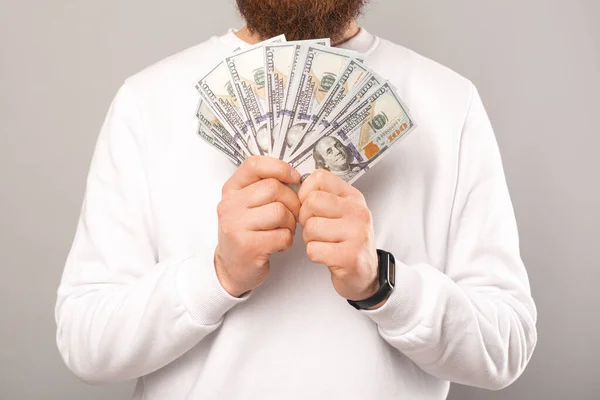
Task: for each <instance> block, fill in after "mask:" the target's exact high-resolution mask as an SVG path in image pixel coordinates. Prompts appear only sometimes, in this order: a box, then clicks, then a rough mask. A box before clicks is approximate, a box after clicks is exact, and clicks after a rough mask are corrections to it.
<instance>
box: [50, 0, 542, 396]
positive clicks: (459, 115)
mask: <svg viewBox="0 0 600 400" xmlns="http://www.w3.org/2000/svg"><path fill="white" fill-rule="evenodd" d="M237 3H238V6H239V9H240V11H241V13H242V15H243V16H244V17H245V19H246V21H247V26H246V27H245V28H243V29H241V30H239V31H233V30H230V31H229V32H227V33H226V34H224V35H221V36H217V37H213V38H211V39H210V40H208V41H206V42H204V43H202V44H200V45H198V46H196V47H193V48H191V49H189V50H187V51H185V52H183V53H180V54H178V55H175V56H173V57H170V58H168V59H166V60H165V61H162V62H160V63H158V64H156V65H154V66H152V67H150V68H147V69H146V70H144V71H142V72H140V73H138V74H136V75H135V76H133V77H130V78H129V79H127V81H126V82H125V83H124V84H123V86H122V88H121V89H120V90H119V92H118V94H117V95H116V97H115V99H114V101H113V103H112V105H111V107H110V110H109V112H108V115H107V117H106V122H105V123H104V126H103V127H102V130H101V132H100V136H99V138H98V143H97V147H96V150H95V154H94V157H93V160H92V164H91V167H90V174H89V178H88V182H87V188H86V194H85V200H84V204H83V207H82V210H81V219H80V222H79V225H78V228H77V233H76V236H75V239H74V242H73V247H72V249H71V251H70V254H69V257H68V259H67V262H66V266H65V271H64V275H63V278H62V282H61V285H60V288H59V291H58V300H57V305H56V320H57V325H58V328H57V343H58V348H59V350H60V352H61V354H62V357H63V359H64V361H65V363H66V364H67V365H68V367H69V368H70V369H71V370H72V371H73V372H74V373H75V374H76V375H77V376H78V377H79V378H81V379H82V380H84V381H86V382H89V383H104V382H114V381H122V380H130V379H137V382H138V384H137V387H136V391H135V395H134V398H135V399H142V398H143V399H145V400H158V399H161V400H164V399H257V398H260V399H303V400H304V399H331V398H333V399H345V400H352V399H361V400H363V399H393V398H398V399H444V398H446V396H447V393H448V388H449V382H460V383H463V384H466V385H473V386H478V387H483V388H489V389H500V388H503V387H506V386H507V385H509V384H511V383H512V382H513V381H514V380H515V379H517V378H518V377H519V376H520V374H521V373H522V372H523V370H524V369H525V367H526V365H527V363H528V361H529V359H530V357H531V354H532V351H533V349H534V346H535V343H536V328H535V323H536V309H535V305H534V302H533V300H532V298H531V295H530V289H529V283H528V279H527V274H526V271H525V268H524V266H523V263H522V261H521V259H520V255H519V243H518V236H517V228H516V224H515V218H514V213H513V210H512V206H511V202H510V197H509V194H508V190H507V185H506V182H505V178H504V174H503V170H502V164H501V158H500V154H499V152H498V147H497V144H496V141H495V138H494V134H493V131H492V127H491V126H490V123H489V120H488V118H487V116H486V113H485V110H484V108H483V105H482V102H481V100H480V97H479V95H478V92H477V90H476V89H475V88H474V87H473V85H472V84H471V82H469V81H468V80H466V79H464V78H462V77H460V76H458V75H457V74H455V73H453V72H451V71H449V70H448V69H446V68H444V67H442V66H440V65H438V64H436V63H434V62H433V61H430V60H428V59H425V58H423V57H421V56H419V55H417V54H415V53H414V52H411V51H409V50H407V49H405V48H403V47H401V46H398V45H395V44H392V43H390V42H389V41H386V40H384V39H382V38H378V37H375V36H373V35H371V34H370V33H368V32H367V31H366V30H365V29H361V28H359V27H357V26H356V24H355V22H354V17H356V16H357V15H358V13H359V11H360V10H361V8H362V6H363V3H364V1H362V0H341V1H340V0H319V1H314V0H290V1H279V0H238V1H237ZM280 33H284V34H286V36H287V39H288V40H294V39H308V38H317V37H330V38H331V39H332V42H333V44H334V45H337V46H340V47H344V48H350V49H354V50H356V51H358V52H360V53H362V54H363V56H364V57H365V62H366V63H367V64H368V65H369V66H371V67H372V68H374V69H375V70H376V72H378V73H379V74H381V75H382V76H384V77H386V78H388V79H390V80H391V82H392V83H393V84H394V85H395V86H396V87H397V88H398V90H399V93H400V95H401V97H402V98H403V99H404V100H405V102H406V104H407V105H408V106H409V107H410V108H411V111H412V114H413V117H414V119H415V121H416V123H417V124H418V126H419V128H418V129H417V130H415V131H414V132H413V133H411V135H410V136H409V137H407V138H406V139H405V140H403V142H402V143H400V144H398V145H396V146H394V147H393V148H392V149H390V151H389V153H390V154H388V155H386V157H385V158H384V159H382V160H381V161H380V162H379V163H378V164H377V166H375V167H374V168H372V169H371V170H370V171H369V173H368V175H367V176H365V177H364V178H363V179H361V180H359V181H358V182H357V183H356V185H355V186H352V185H349V184H348V183H346V182H345V181H344V180H343V179H341V178H339V177H337V176H335V175H334V174H332V173H331V172H328V171H324V170H319V171H316V172H315V173H313V174H312V175H311V176H310V177H309V178H308V179H306V181H304V182H303V183H302V185H301V187H300V190H299V191H298V193H297V194H296V193H295V192H294V191H292V190H291V189H290V185H295V184H298V183H299V181H300V176H299V174H298V173H297V171H295V170H293V169H292V168H291V167H290V166H289V165H288V164H286V163H284V162H281V161H279V160H276V159H272V158H268V157H254V158H251V159H249V160H247V161H246V162H245V163H244V164H243V165H241V166H240V167H239V168H235V167H234V166H233V165H232V163H230V162H229V161H228V160H226V158H225V157H223V156H222V155H221V154H217V152H215V151H213V150H212V149H211V148H210V147H209V146H208V145H206V144H205V143H204V142H203V141H201V140H199V139H198V138H197V137H196V135H195V129H196V120H195V118H194V111H195V107H196V103H197V101H198V95H197V93H196V92H195V90H194V88H193V85H192V84H191V83H193V82H194V81H195V79H197V78H198V77H200V76H202V75H203V73H205V72H206V71H207V70H208V69H209V68H211V67H212V65H213V64H215V63H216V62H217V61H218V60H220V59H222V58H223V57H224V56H225V55H227V54H228V53H230V52H231V51H232V50H234V49H235V48H237V47H241V48H247V47H248V46H250V45H251V44H253V43H257V42H259V41H261V40H263V39H266V38H269V37H272V36H273V35H276V34H280ZM298 227H299V228H298ZM391 282H393V283H394V285H393V287H391V286H392V285H390V283H391ZM349 303H350V304H349Z"/></svg>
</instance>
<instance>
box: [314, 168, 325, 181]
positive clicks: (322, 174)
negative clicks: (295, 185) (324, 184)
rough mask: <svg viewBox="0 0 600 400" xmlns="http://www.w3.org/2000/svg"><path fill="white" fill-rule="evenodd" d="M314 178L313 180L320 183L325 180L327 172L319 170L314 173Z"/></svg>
mask: <svg viewBox="0 0 600 400" xmlns="http://www.w3.org/2000/svg"><path fill="white" fill-rule="evenodd" d="M312 176H313V180H315V181H318V182H320V181H322V180H323V179H324V178H325V170H323V169H317V170H315V171H314V172H313V173H312Z"/></svg>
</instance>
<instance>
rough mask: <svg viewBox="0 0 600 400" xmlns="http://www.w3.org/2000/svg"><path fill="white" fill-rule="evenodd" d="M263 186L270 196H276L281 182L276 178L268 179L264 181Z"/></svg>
mask: <svg viewBox="0 0 600 400" xmlns="http://www.w3.org/2000/svg"><path fill="white" fill-rule="evenodd" d="M263 182H264V183H263V185H265V190H266V191H268V192H269V194H272V195H274V194H275V193H277V190H278V189H279V182H278V181H277V179H275V178H268V179H264V180H263Z"/></svg>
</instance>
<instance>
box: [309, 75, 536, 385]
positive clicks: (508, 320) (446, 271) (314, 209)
mask: <svg viewBox="0 0 600 400" xmlns="http://www.w3.org/2000/svg"><path fill="white" fill-rule="evenodd" d="M299 197H300V201H301V203H302V208H301V210H300V215H299V221H300V223H301V224H302V225H303V226H304V240H305V242H306V243H307V253H308V257H309V258H310V259H311V260H312V261H314V262H316V263H321V264H324V265H327V266H328V267H329V269H330V271H331V276H332V281H333V284H334V287H335V289H336V291H337V292H338V293H339V294H340V295H341V296H342V297H344V298H347V299H350V300H361V299H364V298H367V297H369V296H371V295H372V294H373V293H375V292H376V291H377V287H375V286H376V285H375V284H376V283H377V279H376V273H377V271H376V268H377V256H376V249H375V238H374V236H375V235H374V231H373V223H372V219H371V215H370V212H369V210H368V208H367V204H366V202H365V200H364V197H363V196H362V194H361V193H360V192H359V191H358V190H357V189H355V188H354V187H352V186H351V185H348V184H347V183H346V182H344V181H343V180H341V179H340V178H338V177H335V176H333V175H332V174H330V173H328V172H326V171H316V172H315V173H313V174H312V175H311V177H309V178H308V179H307V180H306V181H305V182H304V183H303V185H302V188H301V189H300V192H299ZM452 206H453V207H452V216H451V221H450V226H449V231H448V246H447V257H446V263H445V265H444V266H442V270H439V269H437V268H436V267H435V266H431V265H427V264H416V265H410V266H409V265H405V264H403V263H402V260H399V259H398V258H396V279H395V281H396V287H395V289H394V291H393V292H392V294H391V296H390V297H389V299H388V300H387V301H386V302H385V303H383V304H382V305H381V304H380V305H378V306H377V307H375V309H372V310H362V311H361V312H362V313H364V314H365V315H367V316H369V317H370V318H371V319H372V320H373V321H374V322H375V323H377V324H378V327H379V332H380V334H381V336H382V337H383V339H385V340H386V341H387V342H388V343H389V344H391V345H392V346H393V347H395V348H396V349H398V350H399V351H401V352H402V353H403V354H405V355H406V356H407V357H409V358H410V359H411V360H412V361H413V362H415V363H416V364H417V365H418V366H419V367H420V368H421V369H423V370H424V371H426V372H428V373H430V374H431V375H434V376H436V377H438V378H440V379H445V380H449V381H453V382H457V383H462V384H465V385H471V386H478V387H483V388H488V389H500V388H503V387H505V386H507V385H509V384H510V383H512V382H513V381H514V380H516V379H517V378H518V377H519V376H520V374H521V373H522V372H523V370H524V369H525V367H526V365H527V363H528V362H529V359H530V357H531V355H532V352H533V349H534V347H535V344H536V340H537V334H536V327H535V324H536V318H537V315H536V308H535V304H534V302H533V300H532V298H531V294H530V288H529V282H528V278H527V274H526V271H525V268H524V266H523V263H522V261H521V258H520V254H519V240H518V234H517V226H516V222H515V216H514V212H513V209H512V204H511V201H510V198H509V193H508V188H507V185H506V182H505V177H504V171H503V168H502V163H501V158H500V153H499V150H498V146H497V143H496V140H495V137H494V133H493V130H492V127H491V124H490V122H489V119H488V117H487V115H486V113H485V110H484V108H483V105H482V103H481V100H480V98H479V95H478V93H477V91H476V90H475V88H474V87H473V88H472V100H471V104H470V107H469V112H468V115H467V117H466V120H465V124H464V127H463V131H462V135H461V144H460V155H459V165H458V176H457V185H456V191H455V197H454V204H453V205H452ZM402 246H404V244H403V243H396V244H394V246H392V248H386V249H384V250H388V251H391V252H392V253H396V254H398V253H400V251H397V252H396V251H395V249H394V247H397V248H398V249H400V248H402Z"/></svg>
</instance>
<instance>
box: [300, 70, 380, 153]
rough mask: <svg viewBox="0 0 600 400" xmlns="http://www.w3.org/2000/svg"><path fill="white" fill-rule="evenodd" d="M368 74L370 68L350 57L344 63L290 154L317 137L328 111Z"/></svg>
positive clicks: (362, 81)
mask: <svg viewBox="0 0 600 400" xmlns="http://www.w3.org/2000/svg"><path fill="white" fill-rule="evenodd" d="M370 74H371V72H370V70H369V69H368V68H367V67H366V66H365V65H364V64H363V63H361V62H359V61H358V60H354V59H351V60H350V61H349V62H348V63H347V64H346V66H345V67H344V71H343V72H342V73H341V75H340V77H339V79H338V80H337V81H336V82H335V84H334V85H333V87H332V88H331V89H330V91H329V95H328V96H327V99H326V100H325V101H324V102H323V104H322V106H321V107H320V108H319V110H318V111H317V113H316V114H315V115H313V116H312V118H311V120H310V122H309V123H308V124H307V126H306V128H305V130H304V132H303V135H302V138H301V139H300V140H299V141H298V143H296V145H295V146H294V147H293V148H292V151H291V154H292V155H293V154H294V153H295V152H296V150H298V149H299V148H302V147H303V146H304V144H305V143H312V142H314V140H315V139H316V138H318V136H319V131H320V129H319V124H320V123H321V122H322V121H323V120H324V119H326V118H327V117H328V116H329V115H330V113H331V112H332V111H334V110H335V109H336V107H338V106H339V105H340V104H342V102H343V101H344V99H345V98H346V96H347V95H348V93H351V92H352V90H353V89H354V88H355V87H361V86H362V85H363V84H364V83H365V82H364V81H365V80H367V79H368V77H369V76H370ZM367 85H368V83H367Z"/></svg>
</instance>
